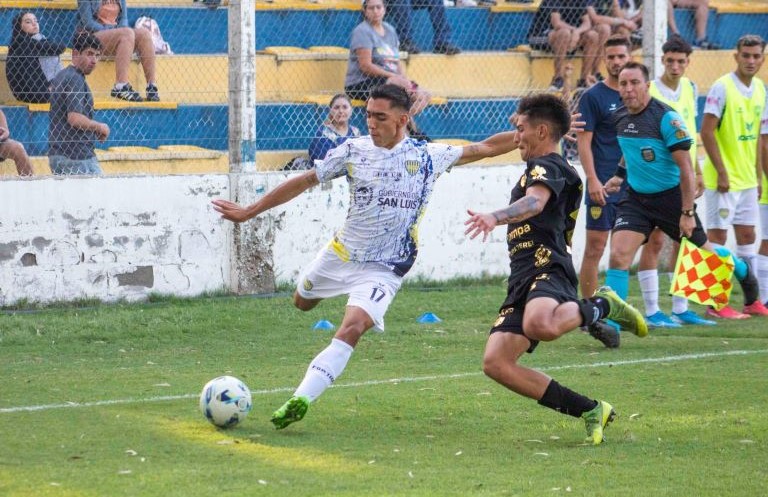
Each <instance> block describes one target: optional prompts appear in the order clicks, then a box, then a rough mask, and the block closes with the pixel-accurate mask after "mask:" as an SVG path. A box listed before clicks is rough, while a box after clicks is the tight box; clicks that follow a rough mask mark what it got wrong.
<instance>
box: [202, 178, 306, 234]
mask: <svg viewBox="0 0 768 497" xmlns="http://www.w3.org/2000/svg"><path fill="white" fill-rule="evenodd" d="M319 183H320V180H318V179H317V174H315V170H314V169H311V170H309V171H307V172H305V173H304V174H301V175H299V176H294V177H293V178H291V179H288V180H286V181H284V182H282V183H280V184H279V185H278V186H277V187H275V188H274V189H272V190H270V191H269V193H267V194H266V195H264V196H263V197H261V198H260V199H259V200H258V201H257V202H255V203H253V204H251V205H249V206H247V207H241V206H240V205H238V204H236V203H234V202H230V201H229V200H223V199H216V200H213V201H212V202H211V203H212V204H213V209H214V210H215V211H216V212H219V213H221V217H222V218H223V219H226V220H228V221H232V222H235V223H242V222H243V221H248V220H249V219H251V218H254V217H256V216H258V215H259V214H261V213H262V212H264V211H267V210H269V209H271V208H273V207H276V206H278V205H281V204H284V203H286V202H288V201H290V200H292V199H294V198H295V197H298V196H299V195H300V194H302V193H303V192H305V191H306V190H308V189H310V188H312V187H313V186H315V185H318V184H319Z"/></svg>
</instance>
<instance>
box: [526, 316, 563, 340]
mask: <svg viewBox="0 0 768 497" xmlns="http://www.w3.org/2000/svg"><path fill="white" fill-rule="evenodd" d="M524 329H525V334H526V335H527V336H528V337H530V338H533V339H535V340H538V341H540V342H551V341H552V340H554V339H555V338H557V337H558V329H557V327H556V326H555V323H554V321H553V320H551V319H535V320H531V321H530V322H528V321H526V322H525V324H524Z"/></svg>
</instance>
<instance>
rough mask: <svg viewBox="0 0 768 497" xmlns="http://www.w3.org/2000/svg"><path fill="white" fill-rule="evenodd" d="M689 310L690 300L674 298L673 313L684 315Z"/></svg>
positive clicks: (675, 296)
mask: <svg viewBox="0 0 768 497" xmlns="http://www.w3.org/2000/svg"><path fill="white" fill-rule="evenodd" d="M687 310H688V299H687V298H685V297H678V296H677V295H673V296H672V312H674V313H675V314H682V313H684V312H685V311H687Z"/></svg>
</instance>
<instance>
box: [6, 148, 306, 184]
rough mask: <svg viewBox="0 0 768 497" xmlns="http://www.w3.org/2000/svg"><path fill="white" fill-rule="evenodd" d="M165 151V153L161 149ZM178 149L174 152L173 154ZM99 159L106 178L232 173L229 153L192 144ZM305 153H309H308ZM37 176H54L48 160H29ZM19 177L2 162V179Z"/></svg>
mask: <svg viewBox="0 0 768 497" xmlns="http://www.w3.org/2000/svg"><path fill="white" fill-rule="evenodd" d="M163 148H166V149H165V150H162V149H163ZM174 150H175V151H174ZM95 152H96V157H98V159H99V165H100V166H101V169H102V171H103V172H104V174H105V175H116V174H157V175H161V174H207V173H226V172H228V171H229V157H228V156H227V153H226V152H221V151H219V150H208V149H204V148H200V147H196V146H193V145H164V146H162V147H158V148H157V149H152V148H148V147H111V148H110V149H109V150H101V149H96V151H95ZM305 153H306V151H305ZM30 160H31V161H32V167H33V168H34V170H35V175H36V176H45V175H50V174H51V168H50V166H49V164H48V157H46V156H34V157H30ZM14 176H17V172H16V167H15V165H14V164H13V161H10V160H6V161H3V162H0V177H14Z"/></svg>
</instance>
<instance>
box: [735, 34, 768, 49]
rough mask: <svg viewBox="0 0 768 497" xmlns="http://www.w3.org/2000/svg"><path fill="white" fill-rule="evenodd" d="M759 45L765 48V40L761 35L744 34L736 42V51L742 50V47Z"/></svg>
mask: <svg viewBox="0 0 768 497" xmlns="http://www.w3.org/2000/svg"><path fill="white" fill-rule="evenodd" d="M758 45H760V48H761V49H763V50H765V40H764V39H763V38H762V37H761V36H760V35H744V36H742V37H741V38H739V41H737V42H736V51H737V52H738V51H739V50H741V47H756V46H758Z"/></svg>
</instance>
